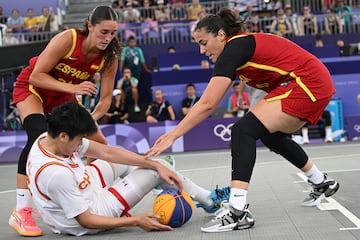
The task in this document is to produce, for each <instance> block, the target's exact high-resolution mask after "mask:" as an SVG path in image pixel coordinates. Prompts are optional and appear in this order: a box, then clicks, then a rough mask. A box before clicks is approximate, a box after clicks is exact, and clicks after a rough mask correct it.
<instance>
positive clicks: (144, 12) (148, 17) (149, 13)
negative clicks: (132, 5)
mask: <svg viewBox="0 0 360 240" xmlns="http://www.w3.org/2000/svg"><path fill="white" fill-rule="evenodd" d="M140 19H141V21H154V20H155V13H154V8H152V7H151V5H150V0H144V1H143V7H142V8H141V9H140Z"/></svg>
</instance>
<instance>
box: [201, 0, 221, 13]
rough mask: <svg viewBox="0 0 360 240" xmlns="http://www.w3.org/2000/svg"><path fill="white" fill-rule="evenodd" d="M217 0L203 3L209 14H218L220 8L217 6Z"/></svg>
mask: <svg viewBox="0 0 360 240" xmlns="http://www.w3.org/2000/svg"><path fill="white" fill-rule="evenodd" d="M216 4H217V2H216V1H205V3H203V5H204V8H205V11H206V12H207V13H209V14H217V12H218V9H217V8H216Z"/></svg>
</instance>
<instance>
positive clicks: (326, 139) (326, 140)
mask: <svg viewBox="0 0 360 240" xmlns="http://www.w3.org/2000/svg"><path fill="white" fill-rule="evenodd" d="M325 142H327V143H331V142H333V138H332V137H331V136H326V137H325Z"/></svg>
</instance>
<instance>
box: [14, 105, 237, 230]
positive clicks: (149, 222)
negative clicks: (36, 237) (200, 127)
mask: <svg viewBox="0 0 360 240" xmlns="http://www.w3.org/2000/svg"><path fill="white" fill-rule="evenodd" d="M96 131H97V128H96V125H95V122H94V120H93V119H92V117H91V115H90V114H89V113H88V111H87V110H86V109H85V108H83V107H81V106H79V105H78V104H76V103H65V104H63V105H61V106H59V107H58V108H56V109H55V110H54V111H53V113H52V114H51V115H50V117H49V119H48V131H47V132H45V133H44V134H42V135H41V136H40V137H39V138H38V139H37V140H36V142H35V143H34V145H33V147H32V148H31V151H30V153H29V159H28V164H27V169H26V170H27V174H28V176H29V180H30V182H29V186H30V190H31V192H32V196H33V200H34V203H35V205H36V207H37V209H38V211H39V213H40V214H41V217H42V219H43V220H44V222H45V223H46V224H47V225H48V226H49V227H50V228H51V229H52V230H53V231H54V232H56V233H63V234H71V235H76V236H81V235H84V234H95V233H98V232H100V231H102V230H105V229H111V228H117V227H123V226H138V227H141V228H142V229H144V230H146V231H150V230H172V228H171V227H170V226H168V225H164V224H161V223H160V222H159V221H157V220H159V216H157V215H155V214H153V213H144V214H142V215H139V216H130V215H129V214H128V211H129V210H130V209H131V208H132V207H134V206H135V205H136V204H137V203H138V202H139V201H140V200H141V199H142V198H143V197H144V196H145V195H146V194H147V193H148V192H150V191H151V190H152V189H153V188H154V187H155V186H158V185H160V186H161V187H162V188H163V189H168V188H172V189H174V188H177V189H179V190H180V191H182V190H184V191H185V192H187V193H188V194H189V195H190V196H191V197H192V199H193V200H194V201H197V202H199V204H200V205H199V206H200V207H203V208H204V209H206V211H215V210H216V209H217V208H218V207H219V205H220V202H222V201H223V200H227V199H228V198H229V192H230V188H229V187H225V188H223V189H215V190H212V191H209V190H206V189H204V188H201V187H200V186H198V185H196V184H194V183H193V182H192V181H191V180H190V179H188V178H186V177H184V176H182V175H180V174H179V173H176V172H174V170H172V169H171V167H170V165H169V164H168V163H167V162H166V161H164V160H151V159H145V158H144V157H143V156H141V155H138V154H136V153H133V152H130V151H127V150H124V149H122V148H117V147H113V146H107V145H104V144H101V143H97V142H94V141H91V140H88V139H87V138H86V136H88V135H90V134H92V133H94V132H96ZM83 156H87V157H93V158H96V159H104V160H95V161H94V162H92V163H91V164H89V165H87V166H85V165H84V164H83V162H82V160H81V158H82V157H83ZM128 165H132V166H137V167H138V168H134V167H129V166H128ZM149 208H151V207H150V206H149ZM122 216H128V217H122ZM15 217H16V216H14V217H13V218H11V219H10V225H11V226H13V227H14V228H16V227H17V226H18V225H17V224H15V223H16V222H17V221H15ZM20 221H21V219H20ZM12 223H13V224H12Z"/></svg>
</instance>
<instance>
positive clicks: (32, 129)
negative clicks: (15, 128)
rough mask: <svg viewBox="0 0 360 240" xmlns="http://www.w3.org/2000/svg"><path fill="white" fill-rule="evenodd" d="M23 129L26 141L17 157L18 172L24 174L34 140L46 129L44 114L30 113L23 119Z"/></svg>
mask: <svg viewBox="0 0 360 240" xmlns="http://www.w3.org/2000/svg"><path fill="white" fill-rule="evenodd" d="M23 129H24V130H25V131H26V134H27V142H26V145H25V147H24V148H23V150H22V151H21V154H20V157H19V162H18V173H20V174H23V175H26V162H27V158H28V154H29V152H30V149H31V147H32V145H33V144H34V142H35V140H36V139H37V138H38V137H39V136H40V135H41V134H42V133H43V132H45V131H46V130H47V123H46V118H45V116H44V115H42V114H30V115H29V116H27V117H26V118H25V119H24V122H23Z"/></svg>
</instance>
